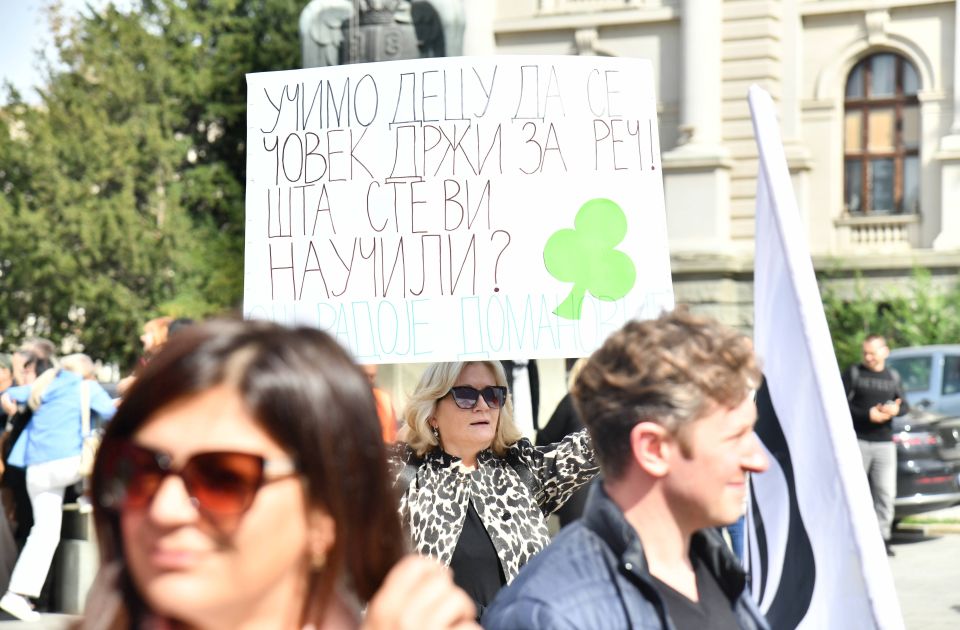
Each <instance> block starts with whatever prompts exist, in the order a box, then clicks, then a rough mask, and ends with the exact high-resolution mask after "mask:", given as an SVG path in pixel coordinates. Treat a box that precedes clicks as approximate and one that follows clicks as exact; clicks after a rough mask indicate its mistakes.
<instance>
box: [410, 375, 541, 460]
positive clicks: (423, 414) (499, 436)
mask: <svg viewBox="0 0 960 630" xmlns="http://www.w3.org/2000/svg"><path fill="white" fill-rule="evenodd" d="M471 364H479V365H484V366H486V367H487V368H488V369H489V370H490V371H491V372H492V373H493V379H494V381H495V382H496V384H497V385H502V386H504V387H506V386H507V375H506V374H505V373H504V371H503V366H502V365H500V362H499V361H457V362H454V363H432V364H431V365H430V366H429V367H428V368H427V369H426V370H425V371H424V373H423V375H422V376H421V377H420V382H419V383H417V387H416V389H415V390H414V392H413V394H412V395H411V396H410V399H409V400H408V401H407V404H406V407H404V410H403V420H404V422H405V423H406V425H407V427H408V428H409V432H408V434H407V444H409V445H410V448H412V449H413V450H414V452H416V454H417V455H418V456H420V457H423V456H424V455H426V454H427V453H428V452H430V451H432V450H434V449H436V448H439V447H440V441H439V440H438V439H437V438H435V437H434V436H433V431H432V430H431V427H430V423H429V420H430V418H432V417H433V415H434V413H435V412H436V410H437V404H438V403H439V402H440V399H442V398H443V397H444V396H446V395H447V394H448V393H449V392H450V388H451V387H453V386H454V385H456V384H457V379H458V378H459V377H460V372H462V371H463V369H464V368H465V367H467V366H468V365H471ZM521 437H523V435H522V434H521V433H520V430H519V429H518V428H517V425H516V424H514V422H513V399H512V397H511V396H510V394H509V393H508V394H507V401H506V403H505V404H504V405H503V407H502V408H501V409H500V420H499V422H497V432H496V435H494V438H493V443H492V444H491V445H490V448H491V449H492V450H493V452H494V453H496V454H497V455H498V456H501V457H502V456H503V455H506V453H507V449H508V448H510V447H511V446H512V445H513V444H514V443H515V442H517V440H519V439H520V438H521Z"/></svg>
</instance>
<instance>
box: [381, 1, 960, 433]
mask: <svg viewBox="0 0 960 630" xmlns="http://www.w3.org/2000/svg"><path fill="white" fill-rule="evenodd" d="M464 4H465V6H466V7H472V8H471V10H472V11H473V12H474V15H473V16H471V17H470V19H468V21H467V24H468V31H469V32H470V33H472V35H470V37H468V38H467V40H468V42H479V43H474V44H472V45H471V44H469V43H468V44H467V45H466V51H465V52H466V53H467V54H493V53H496V54H550V55H610V56H624V57H643V58H648V59H651V60H652V61H653V66H654V71H655V81H656V92H657V98H658V110H659V122H660V145H661V148H662V151H663V173H664V189H665V194H666V211H667V221H668V232H669V238H670V250H671V258H672V260H671V267H672V273H673V278H674V289H675V292H676V296H677V301H678V302H681V303H687V304H690V305H691V306H692V307H693V308H694V309H696V310H699V311H702V312H707V313H710V314H712V315H714V316H716V317H718V318H720V319H721V320H723V321H726V322H727V323H729V324H732V325H736V326H738V327H741V328H743V329H749V328H751V326H752V319H753V286H752V277H753V237H754V204H755V192H756V174H757V149H756V145H755V143H754V138H753V129H752V125H751V121H750V113H749V108H748V106H747V100H746V95H747V89H748V87H749V86H750V85H751V84H754V83H756V84H759V85H760V86H762V87H763V88H765V89H766V90H767V91H769V92H770V93H771V95H772V96H773V98H774V100H775V102H776V103H777V104H778V106H779V114H780V123H781V131H782V133H783V137H784V145H785V150H786V154H787V158H788V163H789V167H790V171H791V173H792V176H793V183H794V189H795V193H796V195H797V201H798V205H799V207H800V211H801V214H802V223H803V225H804V226H805V227H806V233H805V234H802V235H797V236H798V238H800V237H802V238H806V239H807V241H808V243H809V246H810V250H811V253H812V254H813V258H814V265H815V267H816V268H817V270H818V272H821V274H822V277H824V278H827V280H826V281H828V282H830V283H832V284H833V285H834V286H835V288H836V289H837V290H838V291H839V292H840V293H841V294H844V293H849V294H852V293H853V287H854V283H855V282H861V281H862V282H864V284H865V285H866V288H867V290H868V291H869V290H870V289H871V288H884V289H885V288H888V287H889V286H890V285H891V284H895V283H904V282H909V281H910V278H911V276H912V273H913V270H914V268H916V267H923V268H926V269H929V270H930V271H931V273H932V276H933V279H934V282H935V283H939V284H941V285H946V284H950V283H954V282H955V279H956V274H957V271H958V269H960V41H958V33H960V4H958V2H955V1H954V0H949V1H945V0H496V2H493V3H490V4H487V3H486V2H474V1H473V0H464ZM479 7H483V8H482V10H481V8H479ZM488 25H489V26H488ZM491 29H492V31H493V40H492V41H490V38H489V35H486V33H488V32H489V30H491ZM958 341H960V340H958ZM418 368H419V366H404V367H403V368H402V369H398V370H397V371H396V372H394V373H393V376H394V378H393V379H391V381H392V384H393V385H394V387H395V388H396V390H395V391H397V393H398V394H399V396H400V398H401V399H402V398H403V394H404V392H409V391H410V390H412V388H413V383H414V382H415V379H416V377H417V376H418V374H419V369H418ZM541 382H542V383H541V384H542V397H543V404H542V405H541V413H540V423H541V425H542V424H543V423H544V422H545V421H546V420H547V418H548V417H549V414H550V412H551V411H552V409H553V405H554V404H555V401H556V400H558V399H559V398H560V396H562V394H563V392H564V389H565V384H564V378H563V363H562V361H550V362H542V364H541Z"/></svg>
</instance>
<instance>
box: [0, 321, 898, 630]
mask: <svg viewBox="0 0 960 630" xmlns="http://www.w3.org/2000/svg"><path fill="white" fill-rule="evenodd" d="M172 324H173V320H170V319H169V318H162V319H160V320H152V321H151V323H149V324H148V327H145V331H144V336H143V338H142V340H143V343H144V349H145V360H144V361H142V362H141V364H140V365H138V367H137V368H136V370H135V371H134V373H133V374H131V376H130V377H128V378H127V379H125V381H126V382H125V384H124V387H123V395H122V398H118V399H116V400H114V399H112V398H111V397H110V396H109V395H108V394H107V393H106V391H104V390H103V389H102V388H101V387H100V386H99V385H98V384H96V381H95V380H93V379H92V378H91V377H92V363H91V362H90V360H89V358H87V357H85V356H83V355H73V356H69V357H64V358H63V359H61V360H60V361H56V360H55V356H54V353H53V347H52V344H49V343H47V342H43V341H42V340H36V341H33V342H32V343H31V344H27V345H24V346H23V347H22V348H20V349H19V350H18V351H17V352H15V353H14V354H13V355H10V356H7V355H0V387H2V388H3V390H5V393H4V394H3V396H2V404H3V413H4V414H5V417H6V425H7V431H6V433H5V434H4V438H3V440H4V461H5V463H6V470H5V471H4V477H3V479H4V487H5V490H4V499H5V500H4V506H5V508H7V510H6V513H7V520H8V523H9V524H10V526H11V529H12V531H13V533H14V536H15V538H16V539H17V540H18V543H19V544H18V546H19V547H22V551H20V553H19V559H18V560H17V561H16V563H15V567H14V568H13V569H12V575H11V577H10V580H9V585H8V586H7V588H6V594H5V595H4V596H3V597H2V599H0V608H2V609H3V610H5V611H7V612H8V613H9V614H12V615H13V616H15V617H18V618H21V619H35V618H36V616H37V613H36V612H35V611H34V610H33V609H32V607H31V599H34V598H36V597H37V596H38V595H39V594H40V588H41V586H42V584H43V578H44V577H45V576H46V573H47V571H48V568H49V566H50V559H51V558H52V556H53V551H54V549H55V548H56V544H57V540H58V537H59V528H60V509H61V506H62V503H63V498H64V494H65V489H66V488H68V487H69V486H71V485H73V484H74V483H75V482H76V481H77V480H78V478H79V460H80V452H81V448H82V442H83V438H84V435H83V433H84V427H85V424H84V422H83V421H82V416H83V411H82V410H83V408H85V407H86V408H88V409H89V411H90V412H93V413H94V414H96V415H97V416H99V417H100V418H101V419H103V420H109V422H107V424H106V428H105V432H104V435H103V439H102V443H101V444H100V448H99V453H98V455H97V458H96V463H95V465H94V467H93V470H92V475H91V477H90V479H89V495H90V496H89V498H90V501H91V503H92V509H93V517H94V523H95V529H96V534H97V541H98V545H99V549H100V554H101V565H100V568H99V572H98V574H97V577H96V580H95V582H94V585H93V587H92V588H91V591H90V594H89V598H88V600H87V605H86V610H85V614H84V618H83V620H82V621H81V622H80V625H79V627H83V628H174V627H190V628H219V627H223V628H278V629H280V628H283V629H286V628H291V629H293V628H297V629H299V628H369V629H376V628H412V627H417V628H420V627H430V628H475V627H479V626H480V625H482V626H483V627H487V628H564V627H569V628H635V627H644V628H654V627H660V628H670V627H676V628H693V627H698V628H699V627H711V628H766V627H767V624H766V621H765V620H764V618H763V616H762V615H761V614H760V612H759V611H758V609H757V607H756V606H755V604H754V603H753V601H752V600H751V598H750V596H749V594H748V591H747V588H746V584H747V577H746V575H745V573H744V571H743V569H742V568H741V565H740V562H739V560H738V558H737V556H736V555H735V554H734V553H732V552H731V550H730V548H729V545H728V543H727V542H726V541H725V540H724V539H723V537H722V536H721V535H720V533H719V531H718V529H717V528H720V527H723V526H727V525H730V524H732V523H734V522H736V521H737V520H738V519H739V518H740V517H741V516H742V514H743V509H744V499H745V496H746V491H747V490H746V488H747V479H748V475H749V474H759V473H762V472H763V471H764V470H765V469H766V466H767V461H766V456H765V454H764V451H763V449H762V448H761V447H760V444H759V441H758V440H757V438H756V435H755V434H754V432H753V426H754V423H755V421H756V407H755V405H754V395H755V391H756V389H757V388H758V386H759V383H760V378H761V375H760V371H759V367H758V365H757V360H756V358H755V356H754V353H753V350H752V345H751V343H750V340H749V339H748V338H747V337H745V336H743V335H742V334H740V333H738V332H736V331H733V330H731V329H729V328H726V327H724V326H722V325H720V324H719V323H717V322H716V321H714V320H712V319H709V318H706V317H701V316H697V315H693V314H690V313H689V312H687V311H685V310H683V309H678V310H677V311H674V312H670V313H665V314H663V315H661V316H660V317H659V318H658V319H655V320H650V321H643V322H637V321H631V322H628V323H627V324H626V325H625V326H624V327H623V328H622V329H621V330H620V331H618V332H617V333H615V334H613V335H612V336H611V337H609V338H608V339H607V340H606V342H605V343H604V344H603V346H602V347H601V348H600V349H599V350H597V351H596V352H595V353H594V354H593V355H592V356H591V357H589V358H588V359H586V360H584V361H582V362H580V363H579V364H578V365H577V366H576V369H575V370H574V371H573V372H572V374H571V378H570V393H569V395H568V396H567V397H566V398H565V399H564V400H563V401H562V402H561V405H560V407H559V408H558V411H557V412H556V413H555V414H554V417H553V418H552V419H551V422H550V423H548V424H547V425H546V426H545V427H544V428H543V429H542V430H541V431H540V434H539V435H538V439H537V440H536V442H534V441H531V440H530V439H529V438H528V437H525V436H524V435H523V434H522V432H521V430H520V429H519V428H518V425H517V423H516V422H515V421H514V406H513V398H512V395H511V390H510V388H509V386H508V373H507V372H506V371H505V369H504V365H503V363H502V362H500V361H468V362H460V363H437V364H433V365H430V366H428V367H427V369H426V370H425V371H424V372H423V374H422V377H421V378H420V381H419V382H418V383H417V385H416V387H415V388H414V391H413V392H412V393H411V394H410V396H409V398H408V400H407V401H406V402H405V404H404V405H403V407H402V408H401V409H399V413H397V411H398V410H395V409H394V407H393V401H392V400H391V399H390V397H389V396H388V395H386V394H385V393H384V392H382V390H380V389H379V388H378V387H377V384H376V369H375V368H371V366H358V365H356V364H355V363H354V362H353V360H352V359H351V358H350V357H349V356H348V355H347V353H346V352H345V351H344V350H343V349H342V348H341V347H340V346H339V345H338V344H337V343H336V342H335V341H334V340H333V339H332V338H330V337H329V336H328V335H326V334H325V333H323V332H320V331H317V330H312V329H304V328H299V329H290V328H285V327H282V326H278V325H275V324H270V323H265V322H239V321H211V322H206V323H200V324H194V325H190V326H187V327H183V328H181V329H180V330H177V331H175V332H174V331H172V330H171V328H172V326H171V325H172ZM158 325H159V326H160V328H159V329H158V328H157V326H158ZM881 342H882V338H881V339H879V341H878V339H876V338H869V339H868V340H867V342H866V344H865V346H864V347H865V350H864V356H865V361H864V364H863V366H861V367H862V369H863V370H865V371H864V372H863V373H858V372H857V370H854V371H853V372H852V373H851V372H849V371H848V373H847V374H846V375H845V380H846V382H847V385H848V391H850V392H851V393H850V395H849V400H850V403H851V408H852V409H854V414H853V415H854V421H855V423H857V424H856V426H857V432H858V434H860V435H861V439H862V440H863V441H867V442H874V443H876V444H881V443H884V445H885V440H884V439H882V438H883V437H884V436H883V435H880V434H881V433H883V432H884V431H885V430H888V426H889V419H890V418H891V417H892V416H894V415H896V414H898V413H902V412H904V410H905V405H904V404H903V403H902V400H901V395H900V394H901V392H900V391H899V390H897V385H898V382H897V381H896V377H895V376H893V375H890V374H888V372H887V371H885V370H884V367H883V364H882V358H883V357H884V356H885V355H884V349H885V344H882V343H881ZM881 345H882V347H880V346H881ZM868 349H869V350H870V353H868V352H867V350H868ZM878 358H879V360H878ZM871 359H873V361H872V362H871ZM878 368H879V369H878ZM528 373H529V372H526V374H528ZM882 379H886V380H885V382H884V384H883V387H881V383H880V380H882ZM874 390H876V391H874ZM881 390H882V391H881ZM378 392H379V393H378ZM875 398H876V399H877V400H876V401H875V400H874V399H875ZM880 398H882V399H884V400H882V401H881V400H879V399H880ZM857 410H860V411H862V413H859V412H858V411H857ZM884 435H885V434H884ZM871 436H872V437H871ZM877 436H879V438H878V437H877ZM880 450H881V449H880V448H874V445H871V444H868V445H866V446H864V461H865V465H868V468H867V469H868V471H869V470H870V465H869V461H868V455H870V457H871V458H873V459H876V460H880V461H882V460H881V457H882V456H885V454H881V453H879V451H880ZM879 468H880V469H881V470H882V466H879ZM18 471H19V472H18ZM18 474H19V475H20V483H21V484H22V488H21V489H20V490H17V487H18V482H17V479H18V477H17V475H18ZM598 475H600V477H599V479H598V481H597V483H592V484H591V483H590V482H591V481H592V480H593V479H594V478H595V477H598ZM877 475H878V477H877V478H878V480H880V479H881V476H882V475H881V473H879V472H878V473H877ZM876 485H877V486H878V487H879V488H880V489H881V490H882V488H883V486H882V481H878V482H877V484H876ZM584 492H586V494H587V498H586V501H585V503H586V506H585V507H581V508H579V509H577V512H578V513H579V512H580V511H581V510H582V512H583V517H582V518H580V519H578V520H573V518H572V517H571V518H570V519H565V522H564V525H567V526H565V527H564V528H563V529H562V530H561V531H560V533H559V534H558V535H556V536H554V537H553V538H552V540H551V534H550V530H549V529H548V526H547V519H548V517H549V516H550V515H551V514H554V513H555V512H557V511H558V510H560V509H561V508H562V507H563V506H564V505H565V504H567V503H568V502H569V501H570V500H571V497H575V496H583V494H582V493H584ZM885 501H886V499H884V498H883V497H881V498H880V499H878V500H877V506H878V515H881V527H885V526H886V525H884V522H883V516H882V515H883V514H885V512H882V510H881V508H882V507H883V506H884V505H885ZM25 507H26V508H32V511H31V510H29V509H27V510H26V513H24V512H25ZM577 515H578V514H575V515H573V516H577ZM31 519H32V520H31ZM885 534H886V535H888V532H886V531H885ZM8 564H9V563H8ZM708 620H709V625H708V624H707V621H708Z"/></svg>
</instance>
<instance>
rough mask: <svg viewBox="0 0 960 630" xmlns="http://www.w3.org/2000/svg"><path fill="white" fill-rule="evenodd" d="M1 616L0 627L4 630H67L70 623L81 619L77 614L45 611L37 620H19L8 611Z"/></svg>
mask: <svg viewBox="0 0 960 630" xmlns="http://www.w3.org/2000/svg"><path fill="white" fill-rule="evenodd" d="M0 614H2V615H3V617H2V618H0V628H3V630H67V628H69V627H70V625H71V624H72V623H73V622H75V621H79V620H80V617H78V616H77V615H61V614H57V613H43V618H42V619H41V620H40V621H36V622H27V621H18V620H16V619H11V618H10V616H9V615H7V614H6V613H0Z"/></svg>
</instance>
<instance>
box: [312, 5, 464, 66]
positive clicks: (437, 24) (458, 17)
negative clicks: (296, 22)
mask: <svg viewBox="0 0 960 630" xmlns="http://www.w3.org/2000/svg"><path fill="white" fill-rule="evenodd" d="M464 27H465V19H464V10H463V4H462V2H461V0H430V1H427V0H413V1H412V2H410V1H409V0H312V1H311V2H310V3H309V4H308V5H307V6H306V7H305V8H304V9H303V11H302V12H301V13H300V41H301V46H302V50H303V67H304V68H312V67H317V66H332V65H339V64H345V63H358V62H364V61H390V60H394V59H416V58H420V57H441V56H447V55H450V56H454V55H460V54H462V52H463V30H464Z"/></svg>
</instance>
